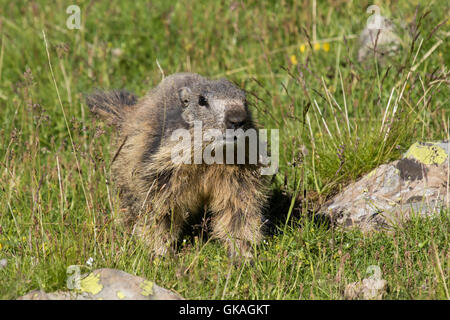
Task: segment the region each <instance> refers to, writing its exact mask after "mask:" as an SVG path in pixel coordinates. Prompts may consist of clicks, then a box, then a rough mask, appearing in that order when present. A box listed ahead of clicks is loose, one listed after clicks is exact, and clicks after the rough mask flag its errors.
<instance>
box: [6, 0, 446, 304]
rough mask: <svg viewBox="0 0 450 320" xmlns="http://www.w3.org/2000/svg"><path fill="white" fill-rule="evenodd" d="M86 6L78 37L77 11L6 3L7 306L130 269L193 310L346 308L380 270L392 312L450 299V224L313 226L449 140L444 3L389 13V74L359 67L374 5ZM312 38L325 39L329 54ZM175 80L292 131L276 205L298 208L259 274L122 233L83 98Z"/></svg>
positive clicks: (260, 252) (102, 139) (104, 135)
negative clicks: (234, 100)
mask: <svg viewBox="0 0 450 320" xmlns="http://www.w3.org/2000/svg"><path fill="white" fill-rule="evenodd" d="M77 3H78V4H79V5H80V7H81V13H82V16H81V23H82V28H81V30H69V29H67V28H66V19H67V17H68V14H66V12H65V11H66V8H67V6H68V5H70V4H72V3H71V2H70V1H53V2H49V1H48V2H47V1H33V2H29V1H5V0H1V1H0V41H1V45H0V146H1V147H0V244H1V248H0V258H6V259H8V265H7V267H6V268H4V269H0V298H3V299H11V298H16V297H18V296H20V295H23V294H25V293H26V292H27V291H29V290H32V289H37V288H42V289H44V290H46V291H52V290H57V289H64V288H65V286H66V268H67V267H68V266H69V265H83V266H84V267H83V268H82V271H88V270H89V269H90V268H102V267H109V268H118V269H121V270H124V271H126V272H129V273H132V274H136V275H139V276H143V277H147V278H148V279H152V280H155V281H156V283H158V284H159V285H161V286H164V287H167V288H170V289H173V290H175V291H177V292H179V293H180V294H182V295H183V296H184V297H186V298H192V299H221V298H225V299H298V298H302V299H342V298H343V290H344V288H345V285H346V284H348V283H350V282H353V281H358V280H361V279H362V278H364V277H367V276H368V274H366V270H367V268H368V267H369V266H370V265H377V266H380V268H381V269H382V276H383V278H384V279H386V280H387V281H388V285H389V291H388V293H387V295H386V298H387V299H446V298H449V296H448V292H446V290H448V288H449V287H450V279H449V268H450V256H449V254H450V252H449V250H448V248H449V239H448V235H449V234H450V233H449V230H450V228H449V227H450V223H449V222H450V221H449V219H450V214H449V212H448V211H446V212H443V213H442V214H441V215H439V216H437V217H434V218H430V219H424V218H414V219H413V220H412V221H411V222H410V223H408V224H407V226H406V227H405V228H403V229H398V230H395V231H394V232H392V233H389V234H384V233H375V234H371V235H364V234H362V233H360V232H359V231H356V230H354V231H350V232H343V231H341V230H338V229H334V228H331V229H330V228H328V229H327V228H326V227H325V226H322V225H321V224H320V223H318V222H315V221H313V220H312V218H311V217H309V216H308V215H307V212H308V211H313V210H315V209H317V208H318V207H319V206H320V205H321V204H322V203H323V202H324V201H325V200H327V199H328V198H329V197H330V196H332V195H333V194H335V193H337V192H339V190H341V189H342V188H343V187H344V186H345V185H346V184H348V183H349V182H351V181H354V180H355V179H357V178H358V177H360V176H361V175H362V174H364V173H367V172H369V171H370V170H371V169H372V168H374V167H376V166H377V165H379V164H381V163H385V162H388V161H390V160H392V159H396V158H398V157H400V155H401V154H402V153H403V152H404V151H405V150H406V149H407V148H408V146H409V145H410V144H411V143H412V142H414V141H417V140H436V139H444V138H447V137H448V132H449V117H450V112H449V108H448V105H449V101H448V96H449V95H448V81H449V77H448V75H449V74H448V66H449V60H450V55H449V44H448V40H447V36H448V32H449V22H448V20H447V22H446V19H447V18H448V14H449V6H448V5H446V4H445V1H428V2H427V4H426V5H424V4H422V5H421V6H420V7H418V8H417V10H416V5H417V3H419V1H392V2H391V1H385V2H383V5H380V7H381V9H382V13H383V14H386V15H388V16H390V17H392V18H393V20H394V22H395V23H396V24H397V25H403V26H404V28H405V30H404V31H402V32H401V34H402V39H403V40H404V45H403V51H402V54H399V55H396V56H395V57H393V58H392V59H389V61H388V63H387V64H386V65H384V66H378V65H377V63H376V61H375V60H370V61H368V62H366V63H365V64H363V65H361V64H359V63H358V62H357V61H356V58H355V57H356V51H357V47H358V46H357V37H356V35H357V34H358V33H359V32H360V30H362V28H363V27H364V25H365V23H366V20H367V18H368V14H367V13H366V12H365V9H366V7H367V6H368V5H369V4H371V3H369V2H367V1H349V2H342V1H341V2H339V1H331V0H330V1H317V6H316V14H315V15H313V14H312V12H313V10H312V8H313V1H299V0H298V1H296V0H293V1H267V2H262V1H256V0H255V1H248V2H245V3H241V2H239V1H236V2H231V1H222V2H220V3H219V2H217V3H216V2H209V1H196V2H192V1H179V2H171V1H148V2H144V1H142V2H136V3H132V2H129V3H126V4H124V3H122V2H121V1H96V2H90V1H78V2H77ZM414 26H416V27H414ZM409 31H411V32H409ZM44 34H45V39H44ZM411 34H412V35H411ZM416 35H417V37H416ZM344 36H345V40H344V38H343V37H344ZM314 39H317V40H323V39H325V40H324V41H321V42H319V43H320V44H321V46H320V49H319V50H315V49H314ZM45 40H46V41H47V45H48V55H47V50H46V41H45ZM324 43H326V44H327V45H328V46H329V50H327V45H325V46H324V45H323V44H324ZM310 44H311V45H310ZM117 49H121V52H122V53H121V54H120V55H117V52H118V50H117ZM303 49H304V50H303ZM294 57H295V58H294ZM49 58H50V60H49ZM157 63H159V65H160V67H161V69H160V68H159V67H158V65H157ZM295 63H296V64H295ZM50 64H51V67H52V71H53V74H52V72H51V70H50V67H49V66H50ZM179 71H192V72H197V73H200V74H203V75H206V76H209V77H213V78H217V77H227V78H229V79H231V80H233V81H235V82H236V83H237V84H239V85H240V86H242V87H244V88H245V89H246V90H248V91H249V92H250V93H251V94H249V96H250V97H251V102H252V109H253V113H254V116H255V118H256V119H257V120H258V123H259V125H260V126H261V127H264V128H268V129H271V128H277V129H279V130H280V171H279V173H278V174H277V175H276V177H275V178H274V181H273V183H272V189H273V191H274V193H275V194H279V195H284V197H287V199H288V204H289V201H290V200H289V199H291V198H293V197H295V199H296V202H295V203H296V205H295V206H294V207H291V209H289V205H287V206H282V205H279V203H277V202H276V201H273V202H272V212H273V213H274V214H275V216H276V218H272V220H273V221H274V224H275V227H276V230H277V232H275V235H274V236H269V237H268V238H267V239H266V241H265V243H263V244H261V245H260V246H258V247H257V248H256V255H257V258H256V259H255V263H254V265H253V266H249V265H248V264H244V265H242V266H234V265H233V264H232V263H231V262H230V261H229V260H228V258H227V256H226V254H225V251H224V249H223V248H222V246H221V245H220V244H219V243H217V242H215V241H206V240H203V239H202V237H201V234H200V233H201V232H197V233H195V232H194V233H192V234H188V235H187V236H186V241H185V242H183V243H181V244H180V248H179V250H178V251H177V254H176V255H175V256H172V257H165V258H163V259H155V258H154V257H152V256H151V254H150V252H148V250H147V249H146V248H145V247H144V246H143V245H142V244H141V243H140V242H139V241H138V240H137V239H136V238H134V237H131V236H130V235H129V234H126V233H124V232H123V230H122V229H121V228H120V227H119V226H116V225H115V224H114V221H113V219H112V217H113V214H114V213H116V212H117V210H118V208H119V204H118V199H117V196H116V193H115V191H114V188H113V186H111V185H110V184H109V183H108V181H109V176H110V172H109V163H110V160H111V158H110V150H109V139H110V136H111V130H109V129H107V128H106V127H103V126H102V125H101V124H98V123H96V122H95V121H94V120H93V119H92V118H91V117H90V115H89V114H88V110H87V107H86V105H85V103H84V99H83V94H84V93H88V92H91V91H93V90H94V88H105V89H108V88H123V87H126V88H127V89H129V90H130V91H134V92H135V93H137V94H138V95H140V96H142V95H144V94H145V93H146V92H147V91H148V90H149V89H150V88H151V87H153V86H155V85H156V84H157V83H158V82H159V81H160V80H161V78H162V74H161V72H163V73H164V74H165V75H168V74H171V73H174V72H179ZM391 93H392V101H391V105H390V108H388V107H387V106H388V101H389V98H390V97H391ZM400 93H402V94H401V95H400ZM334 100H335V101H336V103H334ZM397 100H398V104H397V109H396V112H395V114H394V113H393V110H394V109H393V107H394V102H395V101H397ZM316 103H317V106H316ZM319 110H320V112H319ZM385 113H386V117H385V121H384V123H383V118H384V116H385ZM287 217H289V218H290V219H289V221H287V223H286V219H287ZM282 230H284V232H281V231H282ZM90 257H92V258H93V259H94V264H93V266H92V267H88V266H87V265H86V261H87V260H88V259H89V258H90Z"/></svg>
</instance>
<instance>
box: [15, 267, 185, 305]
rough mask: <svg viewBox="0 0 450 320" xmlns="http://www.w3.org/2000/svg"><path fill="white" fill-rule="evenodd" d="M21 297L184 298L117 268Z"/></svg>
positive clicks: (91, 298) (103, 270)
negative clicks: (64, 286) (64, 288)
mask: <svg viewBox="0 0 450 320" xmlns="http://www.w3.org/2000/svg"><path fill="white" fill-rule="evenodd" d="M18 299H19V300H181V299H183V298H182V297H181V296H180V295H178V294H176V293H174V292H172V291H170V290H167V289H164V288H162V287H160V286H158V285H156V284H154V283H153V282H152V281H149V280H146V279H144V278H141V277H138V276H133V275H131V274H129V273H126V272H124V271H120V270H115V269H97V270H94V271H92V272H91V273H89V274H86V275H82V276H81V279H80V282H79V288H78V289H74V290H71V291H57V292H53V293H46V292H44V291H42V290H34V291H31V292H29V293H28V294H26V295H24V296H22V297H20V298H18Z"/></svg>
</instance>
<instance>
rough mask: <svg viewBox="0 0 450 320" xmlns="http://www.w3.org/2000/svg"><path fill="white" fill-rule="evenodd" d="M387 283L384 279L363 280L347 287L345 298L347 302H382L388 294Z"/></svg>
mask: <svg viewBox="0 0 450 320" xmlns="http://www.w3.org/2000/svg"><path fill="white" fill-rule="evenodd" d="M386 288H387V281H386V280H384V279H371V278H367V279H363V280H362V281H360V282H352V283H350V284H348V285H347V287H346V288H345V292H344V297H345V299H347V300H356V299H363V300H381V299H382V298H383V295H384V294H385V293H386Z"/></svg>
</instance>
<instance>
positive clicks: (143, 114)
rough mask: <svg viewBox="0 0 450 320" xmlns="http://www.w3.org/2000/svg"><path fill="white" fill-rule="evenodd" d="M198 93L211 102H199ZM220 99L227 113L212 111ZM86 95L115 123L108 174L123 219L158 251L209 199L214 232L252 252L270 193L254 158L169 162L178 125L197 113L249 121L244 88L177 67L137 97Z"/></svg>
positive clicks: (248, 124) (208, 121)
mask: <svg viewBox="0 0 450 320" xmlns="http://www.w3.org/2000/svg"><path fill="white" fill-rule="evenodd" d="M184 88H188V90H187V91H186V92H187V93H186V92H185V89H184ZM203 94H205V97H207V98H208V99H209V100H208V101H212V106H211V107H208V108H206V107H202V106H201V104H200V105H198V106H197V105H196V103H197V101H199V100H198V98H197V97H199V96H200V95H203ZM218 99H222V100H220V101H225V102H226V103H225V109H224V110H223V112H224V114H220V113H217V112H216V113H213V111H214V110H215V109H214V108H215V107H214V106H215V105H214V103H215V102H214V101H218ZM236 101H237V102H236ZM87 103H88V105H89V107H90V109H91V111H93V112H94V113H96V114H98V115H99V116H100V117H101V118H103V119H104V120H105V121H106V122H107V123H109V124H112V125H114V126H115V127H116V128H117V129H118V137H117V141H116V148H115V150H114V151H113V155H114V158H113V163H112V175H113V180H114V182H115V184H116V187H117V189H118V190H119V196H120V199H121V205H122V207H124V208H127V214H126V215H125V217H124V218H125V219H124V220H125V221H126V222H127V224H128V225H130V226H134V227H135V228H136V230H137V231H138V234H139V235H141V236H142V237H143V238H144V239H145V241H146V243H147V244H148V245H149V246H150V248H152V249H153V251H154V252H155V253H157V254H164V253H166V252H167V250H168V249H171V248H172V245H173V243H174V242H175V241H176V240H178V237H179V235H180V232H181V230H182V227H183V225H185V223H186V221H187V219H188V218H189V217H191V216H193V215H196V214H198V213H200V212H202V210H204V208H205V207H207V208H208V209H209V211H210V212H211V214H212V219H211V222H212V230H213V236H214V237H215V238H217V239H220V240H222V241H224V243H225V244H226V247H227V248H228V250H229V253H230V254H231V255H236V254H241V255H244V256H249V255H251V254H250V252H251V250H250V249H251V245H252V244H255V243H257V242H259V241H260V240H261V238H262V232H261V227H262V223H263V220H262V211H263V208H264V206H265V204H266V202H267V193H268V188H267V183H268V180H267V178H266V177H265V176H261V175H260V173H259V167H258V165H225V164H212V165H206V164H181V165H180V164H174V163H173V162H172V161H171V155H172V148H173V147H174V145H175V143H176V142H172V141H170V139H169V136H170V134H171V133H172V132H173V131H174V130H175V129H178V128H186V129H192V124H191V122H190V121H191V120H192V119H193V120H196V119H197V120H202V121H203V123H204V128H220V129H221V130H224V129H225V128H226V125H224V123H225V122H226V120H227V119H232V120H233V119H235V118H236V117H237V118H239V117H240V116H242V114H244V113H245V115H246V116H245V117H246V118H245V121H244V122H243V125H242V126H243V127H244V128H252V127H253V122H252V120H251V117H250V113H249V112H248V110H247V107H246V104H245V94H244V92H243V91H242V90H240V89H239V88H237V87H236V86H234V85H233V84H231V83H230V82H228V81H226V80H216V81H212V80H208V79H206V78H203V77H201V76H199V75H196V74H189V73H182V74H175V75H172V76H170V77H168V78H166V79H165V80H163V81H162V82H161V84H160V85H158V86H157V87H156V88H155V89H153V90H151V91H150V92H149V94H148V95H147V96H145V97H144V98H142V99H141V100H140V101H138V102H136V99H135V98H134V97H133V96H132V95H130V94H128V93H125V92H117V91H114V92H112V93H104V94H99V93H96V94H95V95H93V96H91V97H89V98H88V100H87ZM230 114H231V116H230ZM233 116H236V117H234V118H233ZM224 119H225V120H224ZM233 121H234V120H233ZM236 121H237V120H236Z"/></svg>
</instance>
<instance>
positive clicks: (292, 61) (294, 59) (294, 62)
mask: <svg viewBox="0 0 450 320" xmlns="http://www.w3.org/2000/svg"><path fill="white" fill-rule="evenodd" d="M291 63H292V64H293V65H294V66H295V65H296V64H298V61H297V57H296V56H294V55H292V56H291Z"/></svg>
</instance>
